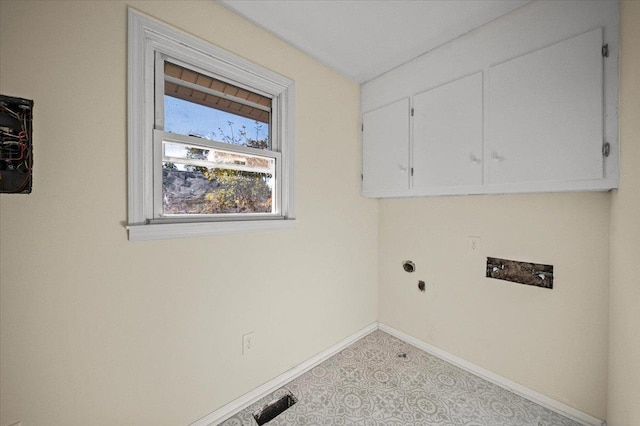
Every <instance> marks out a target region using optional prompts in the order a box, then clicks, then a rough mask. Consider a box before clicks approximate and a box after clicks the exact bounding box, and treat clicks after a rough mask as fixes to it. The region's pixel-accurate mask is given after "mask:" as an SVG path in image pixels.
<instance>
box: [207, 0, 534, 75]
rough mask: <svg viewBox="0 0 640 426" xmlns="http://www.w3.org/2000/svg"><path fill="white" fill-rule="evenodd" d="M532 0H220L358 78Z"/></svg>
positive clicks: (430, 48)
mask: <svg viewBox="0 0 640 426" xmlns="http://www.w3.org/2000/svg"><path fill="white" fill-rule="evenodd" d="M529 1H530V0H475V1H473V0H218V2H219V3H221V4H223V5H224V6H226V7H228V8H229V9H231V10H233V11H235V12H236V13H238V14H240V15H242V16H244V17H245V18H247V19H249V20H250V21H252V22H254V23H256V24H257V25H259V26H261V27H262V28H264V29H266V30H267V31H269V32H271V33H273V34H275V35H276V36H278V37H279V38H281V39H283V40H284V41H286V42H288V43H289V44H292V45H293V46H296V47H297V48H299V49H300V50H302V51H304V52H306V53H307V54H309V55H310V56H312V57H314V58H316V59H317V60H319V61H320V62H322V63H324V64H325V65H327V66H329V67H331V68H333V69H335V70H337V71H339V72H341V73H342V74H344V75H346V76H347V77H349V78H351V79H352V80H355V81H357V82H359V83H363V82H365V81H368V80H370V79H372V78H374V77H377V76H379V75H381V74H384V73H385V72H387V71H389V70H391V69H393V68H395V67H397V66H398V65H401V64H403V63H405V62H407V61H410V60H411V59H413V58H416V57H418V56H420V55H421V54H423V53H425V52H428V51H429V50H432V49H434V48H436V47H438V46H440V45H442V44H444V43H446V42H448V41H450V40H453V39H454V38H456V37H458V36H460V35H462V34H464V33H466V32H468V31H471V30H472V29H474V28H477V27H479V26H481V25H483V24H486V23H487V22H489V21H492V20H494V19H496V18H498V17H500V16H502V15H505V14H507V13H509V12H511V11H512V10H514V9H517V8H519V7H521V6H522V5H524V4H526V3H528V2H529Z"/></svg>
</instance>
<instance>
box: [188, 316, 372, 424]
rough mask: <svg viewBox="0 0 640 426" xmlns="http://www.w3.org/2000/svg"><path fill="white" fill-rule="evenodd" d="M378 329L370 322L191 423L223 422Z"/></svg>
mask: <svg viewBox="0 0 640 426" xmlns="http://www.w3.org/2000/svg"><path fill="white" fill-rule="evenodd" d="M377 329H378V323H377V322H374V323H372V324H369V325H368V326H367V327H365V328H363V329H362V330H360V331H358V332H356V333H354V334H352V335H351V336H349V337H347V338H346V339H344V340H342V341H340V342H338V343H336V344H335V345H333V346H331V347H330V348H329V349H327V350H325V351H322V352H320V353H319V354H317V355H316V356H314V357H312V358H310V359H308V360H306V361H305V362H303V363H302V364H299V365H297V366H296V367H294V368H292V369H291V370H289V371H286V372H284V373H282V374H281V375H279V376H277V377H275V378H274V379H272V380H269V381H268V382H267V383H265V384H263V385H262V386H259V387H257V388H256V389H254V390H252V391H251V392H249V393H246V394H244V395H243V396H241V397H240V398H237V399H235V400H233V401H231V402H230V403H228V404H226V405H224V406H222V407H220V408H219V409H217V410H216V411H214V412H212V413H210V414H207V415H206V416H204V417H203V418H201V419H199V420H196V421H195V422H193V423H191V425H190V426H207V425H209V424H211V423H214V424H217V423H220V422H222V421H223V420H225V419H227V418H229V417H231V416H232V415H234V414H236V413H237V412H239V411H241V410H243V409H244V408H245V407H247V406H249V405H251V404H253V403H254V402H256V401H258V400H259V399H260V398H263V397H265V396H267V395H269V394H270V393H272V392H274V391H276V390H278V389H279V388H281V387H282V386H283V385H285V384H287V383H288V382H290V381H291V380H293V379H295V378H296V377H298V376H301V375H302V374H304V373H306V372H307V371H309V370H311V369H312V368H313V367H315V366H316V365H318V364H320V363H322V362H323V361H325V360H326V359H327V358H330V357H332V356H333V355H335V354H337V353H338V352H340V351H341V350H343V349H344V348H346V347H347V346H349V345H351V344H352V343H353V342H355V341H356V340H358V339H360V338H362V337H364V336H366V335H367V334H369V333H371V332H373V331H375V330H377Z"/></svg>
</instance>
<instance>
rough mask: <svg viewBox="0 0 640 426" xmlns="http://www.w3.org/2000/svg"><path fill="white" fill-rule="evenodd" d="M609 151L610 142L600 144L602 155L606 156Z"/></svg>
mask: <svg viewBox="0 0 640 426" xmlns="http://www.w3.org/2000/svg"><path fill="white" fill-rule="evenodd" d="M610 152H611V144H610V143H609V142H605V143H604V144H602V155H604V156H605V157H608V156H609V153H610Z"/></svg>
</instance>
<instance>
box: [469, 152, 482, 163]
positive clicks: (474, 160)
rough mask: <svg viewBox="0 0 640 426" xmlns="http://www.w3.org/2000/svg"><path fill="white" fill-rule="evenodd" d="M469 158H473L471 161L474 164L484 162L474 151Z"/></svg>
mask: <svg viewBox="0 0 640 426" xmlns="http://www.w3.org/2000/svg"><path fill="white" fill-rule="evenodd" d="M469 159H470V160H471V162H472V163H473V164H480V163H482V161H481V160H480V159H479V158H478V157H476V156H475V154H473V153H471V154H469Z"/></svg>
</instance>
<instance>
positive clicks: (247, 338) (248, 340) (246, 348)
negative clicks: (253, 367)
mask: <svg viewBox="0 0 640 426" xmlns="http://www.w3.org/2000/svg"><path fill="white" fill-rule="evenodd" d="M252 350H253V331H252V332H251V333H247V334H245V335H244V336H242V355H246V354H247V353H249V352H251V351H252Z"/></svg>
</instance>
